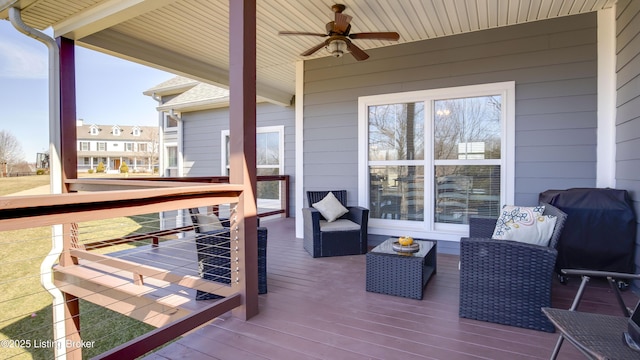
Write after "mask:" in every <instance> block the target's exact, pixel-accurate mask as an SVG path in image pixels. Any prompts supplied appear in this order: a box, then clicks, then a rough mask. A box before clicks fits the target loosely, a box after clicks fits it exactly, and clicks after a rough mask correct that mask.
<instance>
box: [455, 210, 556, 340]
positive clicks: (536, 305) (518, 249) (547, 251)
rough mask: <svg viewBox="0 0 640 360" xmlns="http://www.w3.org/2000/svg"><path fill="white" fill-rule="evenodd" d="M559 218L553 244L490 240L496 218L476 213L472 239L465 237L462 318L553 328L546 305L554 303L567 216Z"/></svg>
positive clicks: (462, 247) (462, 243)
mask: <svg viewBox="0 0 640 360" xmlns="http://www.w3.org/2000/svg"><path fill="white" fill-rule="evenodd" d="M544 205H545V211H544V214H545V215H555V216H557V217H558V219H557V221H556V226H555V228H554V231H553V234H552V236H551V240H550V241H549V246H548V247H547V246H539V245H531V244H525V243H521V242H516V241H510V240H495V239H491V236H492V235H493V230H494V228H495V225H496V219H487V218H479V217H471V218H470V219H469V237H468V238H462V239H460V311H459V315H460V317H464V318H469V319H475V320H482V321H488V322H494V323H499V324H505V325H511V326H518V327H523V328H527V329H535V330H541V331H547V332H554V331H555V328H554V326H553V324H551V322H550V321H549V320H548V319H547V318H546V316H545V315H544V314H543V313H542V311H541V308H543V307H550V306H551V285H552V281H553V273H554V266H555V262H556V257H557V255H558V252H557V251H556V249H555V247H556V244H557V242H558V239H559V238H560V233H561V232H562V228H563V227H564V222H565V220H566V217H567V215H566V214H565V213H564V212H562V211H561V210H559V209H558V208H556V207H553V206H551V205H549V204H544Z"/></svg>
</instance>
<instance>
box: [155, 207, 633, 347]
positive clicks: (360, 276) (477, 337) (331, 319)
mask: <svg viewBox="0 0 640 360" xmlns="http://www.w3.org/2000/svg"><path fill="white" fill-rule="evenodd" d="M293 222H294V219H278V220H273V221H265V222H264V223H263V225H264V226H266V227H267V228H268V229H269V235H268V245H267V249H268V250H267V283H268V293H267V294H264V295H260V298H259V304H260V314H258V315H257V316H255V317H253V318H252V319H250V320H249V321H241V320H239V319H237V318H234V317H233V316H231V315H230V314H225V315H223V316H221V317H220V318H218V319H215V320H214V321H212V322H211V323H209V324H208V325H205V326H203V327H201V328H200V329H198V330H196V331H194V332H192V333H190V334H189V335H186V336H185V337H183V338H181V339H180V340H178V341H176V342H174V343H172V344H170V345H168V346H166V347H164V348H162V349H160V350H158V351H157V352H155V353H154V354H152V355H150V356H149V357H148V358H150V359H181V358H184V354H185V353H187V354H189V355H190V356H189V357H190V358H191V355H193V356H194V357H193V358H202V359H289V358H295V359H509V360H510V359H532V360H533V359H547V358H549V356H550V354H551V350H552V349H553V347H554V345H555V342H556V339H557V337H558V335H557V334H552V333H545V332H540V331H534V330H527V329H521V328H516V327H510V326H504V325H499V324H493V323H487V322H481V321H475V320H469V319H462V318H459V317H458V301H459V299H458V297H459V270H458V259H459V258H458V256H455V255H448V254H438V259H437V261H438V269H437V273H436V274H435V275H434V276H433V277H432V278H431V280H430V281H429V283H428V284H427V287H426V289H425V292H424V298H423V299H422V300H415V299H407V298H400V297H395V296H389V295H383V294H376V293H369V292H366V291H365V256H364V255H358V256H344V257H333V258H317V259H313V258H311V257H310V256H309V255H308V254H307V253H306V252H305V251H304V250H303V248H302V241H301V240H300V239H295V235H294V231H293ZM591 283H592V284H590V285H589V287H588V289H587V291H586V293H585V295H584V300H583V302H582V305H581V308H580V309H581V310H584V311H594V312H600V313H609V314H614V315H617V314H618V313H619V309H618V308H617V304H616V303H615V299H614V297H613V295H612V294H611V290H610V289H609V288H608V286H607V284H606V283H604V282H598V281H592V282H591ZM577 285H578V280H577V279H572V281H570V283H569V284H568V285H561V284H559V283H558V282H557V281H556V282H555V284H554V289H553V306H554V307H559V308H568V307H569V306H570V304H571V300H572V298H573V296H574V294H575V292H576V290H577ZM624 297H625V300H626V301H627V305H628V306H633V305H635V301H637V296H636V295H635V294H633V293H632V292H631V291H627V292H625V293H624ZM560 358H561V359H583V356H582V355H581V354H580V353H579V352H578V351H577V350H576V349H574V348H573V347H572V346H571V345H569V344H565V345H564V346H563V347H562V350H561V352H560Z"/></svg>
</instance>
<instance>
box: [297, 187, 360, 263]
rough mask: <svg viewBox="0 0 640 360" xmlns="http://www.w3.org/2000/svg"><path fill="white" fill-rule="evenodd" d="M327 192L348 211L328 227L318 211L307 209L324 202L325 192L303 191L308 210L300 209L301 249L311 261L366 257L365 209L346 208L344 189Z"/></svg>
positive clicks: (326, 192)
mask: <svg viewBox="0 0 640 360" xmlns="http://www.w3.org/2000/svg"><path fill="white" fill-rule="evenodd" d="M331 192H332V193H333V194H334V195H335V196H336V198H337V199H338V200H339V201H340V203H342V205H343V206H344V207H346V208H347V209H348V210H349V212H348V213H346V214H345V215H343V216H342V217H341V218H339V219H338V220H336V221H334V222H332V223H330V224H331V225H329V224H327V222H326V220H325V219H324V217H323V216H322V215H321V214H320V212H319V211H318V210H316V209H314V208H313V207H311V204H314V203H317V202H319V201H320V200H322V199H324V197H325V196H327V194H328V193H329V191H307V201H308V204H309V207H307V208H304V209H302V216H303V218H304V220H303V221H304V249H305V250H306V251H307V252H308V253H309V254H310V255H311V256H313V257H314V258H315V257H324V256H341V255H360V254H366V253H367V226H368V222H369V209H365V208H363V207H360V206H347V191H346V190H332V191H331ZM331 228H333V229H331Z"/></svg>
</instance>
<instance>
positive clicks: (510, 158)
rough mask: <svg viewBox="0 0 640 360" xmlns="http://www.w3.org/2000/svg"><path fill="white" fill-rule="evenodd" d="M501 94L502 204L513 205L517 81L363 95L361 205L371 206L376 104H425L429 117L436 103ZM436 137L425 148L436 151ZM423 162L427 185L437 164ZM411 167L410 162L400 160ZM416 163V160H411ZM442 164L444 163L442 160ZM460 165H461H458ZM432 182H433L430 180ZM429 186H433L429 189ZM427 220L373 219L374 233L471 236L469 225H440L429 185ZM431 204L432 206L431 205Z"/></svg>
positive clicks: (427, 128) (429, 129) (429, 126)
mask: <svg viewBox="0 0 640 360" xmlns="http://www.w3.org/2000/svg"><path fill="white" fill-rule="evenodd" d="M495 94H500V95H501V96H502V99H503V104H504V105H505V111H503V113H502V118H501V123H502V124H503V126H502V132H501V136H502V139H503V142H502V144H503V146H502V149H501V150H502V153H501V159H500V160H499V164H500V165H501V166H502V169H504V171H502V172H501V174H502V175H501V179H500V182H501V191H500V203H501V204H513V201H514V197H515V82H514V81H507V82H499V83H489V84H480V85H469V86H458V87H450V88H443V89H430V90H419V91H410V92H402V93H393V94H381V95H371V96H363V97H360V98H358V204H359V205H360V206H363V207H368V206H369V201H368V200H369V166H370V165H375V162H369V159H368V154H369V149H368V144H369V143H368V130H369V124H368V107H369V106H374V105H386V104H394V103H407V102H424V104H425V107H424V111H425V114H431V113H432V109H431V104H432V101H433V100H439V99H448V98H459V97H471V96H482V95H495ZM425 133H426V134H433V123H432V121H431V118H430V117H429V118H427V117H425ZM432 141H433V138H432V136H426V138H425V149H431V148H432ZM425 158H426V159H425V160H424V161H421V162H422V164H420V165H421V166H422V165H423V166H425V182H426V181H427V179H432V178H433V171H434V169H433V168H434V165H435V161H434V160H433V158H432V157H431V156H430V157H426V156H425ZM398 162H399V163H402V164H403V165H407V164H408V162H407V161H398ZM411 162H412V163H413V162H415V161H411ZM439 163H440V164H442V161H439ZM458 163H459V162H458ZM385 165H393V162H385ZM429 181H431V180H429ZM427 185H429V186H427ZM424 188H425V194H424V201H425V221H422V222H421V221H409V220H382V219H369V228H370V233H374V234H383V235H398V231H403V234H406V235H411V236H416V237H423V238H424V237H433V238H437V239H440V240H450V241H459V240H460V236H466V235H467V234H468V226H464V225H463V226H461V225H453V224H451V225H450V224H437V226H436V224H435V223H434V221H433V209H431V208H430V207H431V206H430V204H432V203H433V196H434V195H433V191H430V190H429V189H431V184H427V183H425V187H424ZM427 205H429V206H427Z"/></svg>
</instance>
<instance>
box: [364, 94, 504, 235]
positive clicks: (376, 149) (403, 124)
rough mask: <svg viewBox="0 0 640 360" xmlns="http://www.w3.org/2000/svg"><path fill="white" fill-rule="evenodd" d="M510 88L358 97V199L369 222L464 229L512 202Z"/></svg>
mask: <svg viewBox="0 0 640 360" xmlns="http://www.w3.org/2000/svg"><path fill="white" fill-rule="evenodd" d="M513 93H514V83H512V82H509V83H497V84H487V85H474V86H466V87H458V88H448V89H438V90H428V91H416V92H409V93H399V94H385V95H379V96H368V97H363V98H361V99H360V101H359V116H360V150H361V157H360V162H361V164H360V179H361V180H360V196H361V199H366V202H363V201H361V204H362V205H365V206H367V207H368V208H369V209H370V219H371V223H372V225H374V226H375V225H383V224H386V225H391V226H393V224H398V225H400V224H402V226H406V227H408V228H412V229H415V230H419V229H423V230H427V231H429V230H433V231H438V230H442V231H461V232H462V231H464V230H465V229H466V226H465V225H467V224H468V219H469V216H473V215H483V216H494V217H497V216H498V211H499V207H500V204H501V203H504V202H506V201H508V200H512V199H513V175H512V173H513V169H512V168H513V163H512V161H513V146H512V144H513Z"/></svg>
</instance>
